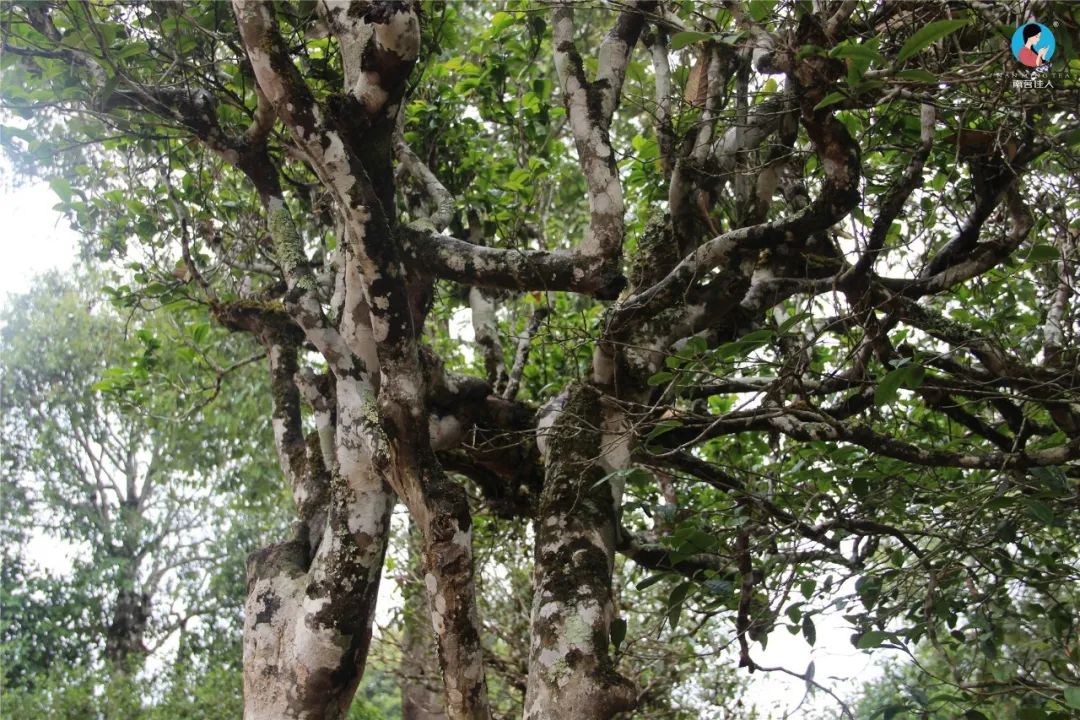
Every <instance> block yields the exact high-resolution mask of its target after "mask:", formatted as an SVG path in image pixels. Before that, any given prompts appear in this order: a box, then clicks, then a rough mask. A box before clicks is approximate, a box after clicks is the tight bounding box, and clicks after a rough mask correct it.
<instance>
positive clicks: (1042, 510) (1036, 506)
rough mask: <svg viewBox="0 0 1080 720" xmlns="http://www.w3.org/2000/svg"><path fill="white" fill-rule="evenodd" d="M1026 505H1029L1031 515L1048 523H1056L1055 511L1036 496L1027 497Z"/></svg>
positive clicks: (1028, 509)
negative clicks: (1035, 497)
mask: <svg viewBox="0 0 1080 720" xmlns="http://www.w3.org/2000/svg"><path fill="white" fill-rule="evenodd" d="M1024 505H1025V506H1027V511H1028V515H1030V516H1031V517H1033V518H1035V519H1036V520H1038V521H1039V522H1041V523H1045V524H1046V525H1053V524H1054V511H1053V510H1051V509H1050V507H1049V506H1048V505H1046V503H1043V502H1039V501H1038V500H1036V499H1034V498H1026V499H1025V500H1024Z"/></svg>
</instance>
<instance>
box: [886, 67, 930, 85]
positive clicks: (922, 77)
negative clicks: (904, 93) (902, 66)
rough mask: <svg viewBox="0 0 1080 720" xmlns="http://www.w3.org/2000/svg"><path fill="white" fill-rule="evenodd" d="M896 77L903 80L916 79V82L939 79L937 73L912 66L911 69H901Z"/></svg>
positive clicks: (928, 81)
mask: <svg viewBox="0 0 1080 720" xmlns="http://www.w3.org/2000/svg"><path fill="white" fill-rule="evenodd" d="M896 77H898V78H900V79H901V80H914V81H916V82H925V83H937V81H938V76H937V75H934V74H933V73H929V72H926V71H925V70H921V69H919V68H912V69H911V70H901V71H900V72H898V73H896Z"/></svg>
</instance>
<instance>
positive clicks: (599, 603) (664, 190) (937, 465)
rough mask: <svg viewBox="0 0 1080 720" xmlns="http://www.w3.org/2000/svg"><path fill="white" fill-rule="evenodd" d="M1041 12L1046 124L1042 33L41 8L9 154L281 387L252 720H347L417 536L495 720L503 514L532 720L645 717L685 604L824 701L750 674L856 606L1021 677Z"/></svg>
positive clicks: (1059, 18) (461, 695)
mask: <svg viewBox="0 0 1080 720" xmlns="http://www.w3.org/2000/svg"><path fill="white" fill-rule="evenodd" d="M1040 8H1041V14H1040V16H1039V19H1040V21H1041V22H1043V23H1045V24H1047V25H1048V26H1050V27H1052V28H1054V32H1055V34H1056V36H1057V38H1058V42H1059V48H1060V51H1059V54H1057V55H1056V57H1055V58H1053V59H1052V62H1051V66H1050V69H1051V71H1053V70H1055V69H1060V70H1062V72H1060V73H1058V74H1055V75H1054V76H1053V82H1052V87H1046V88H1041V89H1040V91H1039V92H1038V93H1035V92H1027V91H1026V90H1024V89H1023V88H1020V89H1016V88H1014V87H1013V86H1012V85H1011V84H1010V82H1009V80H1010V78H1008V77H1003V76H1002V73H1005V72H1009V71H1011V70H1013V69H1015V68H1016V65H1014V60H1013V59H1012V58H1011V55H1010V51H1009V36H1010V34H1011V32H1012V30H1013V29H1014V28H1015V27H1016V26H1017V25H1019V24H1021V23H1023V22H1027V21H1028V20H1029V19H1030V17H1029V11H1028V9H1027V7H1026V6H1025V5H1023V4H1021V3H1000V4H994V5H985V4H977V3H962V2H957V3H949V4H937V3H925V4H901V3H880V4H879V3H873V2H860V1H858V0H854V1H844V2H809V3H808V2H750V3H745V4H743V3H724V4H713V3H704V2H703V3H692V2H686V3H671V4H668V3H654V2H634V3H627V4H617V5H614V4H613V5H611V6H595V7H594V6H591V5H576V4H568V3H560V2H554V3H550V4H542V5H533V4H531V3H525V2H512V3H507V4H506V5H503V6H499V8H498V10H497V11H496V9H495V8H494V7H482V6H470V5H444V4H441V3H409V2H381V1H372V2H361V1H357V2H352V3H338V2H317V3H280V4H263V3H258V2H249V1H245V0H235V1H234V2H233V3H232V5H231V7H230V6H225V5H223V4H220V3H207V4H191V5H184V6H179V5H171V4H160V3H147V4H145V5H141V4H137V5H122V6H116V5H98V4H82V5H81V4H52V3H49V4H28V5H20V4H10V5H8V6H6V7H5V9H4V11H3V12H4V20H3V30H4V43H5V50H6V52H5V55H4V57H5V63H8V65H7V67H6V70H7V72H6V73H5V77H6V82H5V88H4V92H5V99H6V104H7V107H8V108H9V110H10V111H11V112H13V113H16V114H21V115H22V116H23V117H24V118H25V119H26V120H29V119H31V118H33V119H34V123H33V125H32V126H30V125H26V124H24V125H23V126H22V128H21V129H15V130H12V131H10V138H11V139H10V141H9V145H10V146H11V147H13V148H14V149H15V150H16V151H17V152H19V153H20V154H21V155H22V156H23V157H24V159H25V160H26V161H27V162H28V163H31V164H32V163H33V162H34V160H35V158H38V159H40V158H43V157H48V158H50V159H51V160H52V162H53V163H54V166H55V167H59V168H61V170H62V172H63V174H62V176H61V177H58V178H57V179H56V180H55V188H56V189H57V192H58V193H59V194H60V195H61V197H62V199H63V200H64V201H65V206H66V208H67V210H68V212H69V213H70V215H71V217H72V220H73V221H74V222H75V223H76V224H77V225H78V226H79V227H80V228H82V229H83V230H84V232H86V233H87V234H89V235H90V236H91V237H94V238H96V240H97V241H96V243H95V245H96V246H97V247H99V248H101V249H102V250H103V251H105V252H110V253H115V254H124V253H125V252H127V253H129V254H130V256H131V257H133V258H134V260H131V261H130V262H132V263H134V265H135V267H133V273H134V274H133V276H132V281H131V282H128V283H126V284H124V285H122V286H120V287H117V288H116V289H115V292H114V295H115V297H116V298H117V299H118V300H119V301H120V302H122V303H123V302H126V303H129V304H132V305H154V304H157V305H162V306H165V307H187V306H198V307H203V308H206V309H207V310H208V311H209V312H210V314H211V315H212V316H213V317H214V318H215V319H216V320H217V321H218V322H219V323H220V324H221V325H223V326H224V327H226V328H229V329H231V330H234V331H236V332H239V333H246V334H247V335H249V336H250V337H251V338H252V339H253V340H254V341H255V342H257V343H258V344H259V345H261V347H262V348H264V349H265V352H266V355H267V357H268V358H269V362H268V365H269V371H270V377H271V383H270V384H271V391H270V395H271V397H272V400H273V410H272V413H271V415H272V424H273V427H274V431H275V442H276V445H277V450H278V457H279V461H280V465H281V469H282V471H283V473H284V475H285V478H286V480H287V482H288V484H289V486H290V488H291V489H292V495H293V498H294V500H295V505H296V512H297V515H296V517H297V523H296V529H295V532H294V533H293V536H292V537H291V538H290V539H288V540H286V541H285V542H282V543H279V544H276V545H272V546H268V547H266V548H265V549H264V550H262V551H261V552H259V553H256V554H255V555H254V556H253V557H252V558H251V560H250V561H249V563H248V595H247V602H246V605H245V626H244V643H245V646H244V658H245V698H244V703H245V715H246V716H247V717H249V718H271V717H272V718H279V717H317V718H336V717H340V716H342V715H343V714H344V713H345V711H346V709H347V708H348V707H349V704H350V702H351V699H352V696H353V694H354V692H355V689H356V687H357V684H358V683H359V681H360V678H361V676H362V675H363V672H364V667H365V662H366V659H367V654H368V650H369V647H370V636H371V624H372V619H373V616H374V612H375V605H376V598H377V594H378V584H379V578H380V569H381V567H382V563H383V558H384V556H385V555H386V552H387V546H388V542H389V537H390V534H391V533H390V513H391V509H392V508H393V506H394V504H395V502H397V501H400V502H401V503H403V504H404V505H405V507H406V508H407V511H408V513H409V516H410V518H411V519H412V521H413V522H415V524H416V527H417V530H418V532H419V535H420V545H421V554H422V556H423V585H424V588H425V589H426V593H427V600H428V603H429V607H428V609H429V612H430V616H431V621H432V630H433V634H434V638H435V641H436V649H437V652H436V656H437V660H438V665H439V669H440V672H441V675H442V679H443V685H444V703H445V711H446V714H447V716H448V717H450V718H487V717H492V716H493V715H494V714H497V713H499V712H500V710H501V708H500V705H499V704H500V703H501V702H503V697H504V696H503V694H502V693H501V692H500V691H501V683H502V682H503V680H502V679H501V677H499V678H498V679H497V676H498V675H499V674H500V673H499V672H496V671H495V669H496V668H499V669H500V670H501V668H500V665H499V662H500V661H499V654H498V653H499V647H498V646H499V642H498V641H497V640H496V637H495V636H494V635H493V633H492V632H491V631H490V630H489V629H488V628H486V627H485V625H484V615H483V613H482V612H481V611H482V610H484V609H485V602H484V600H483V594H482V592H481V590H480V588H481V587H482V586H483V582H482V581H483V576H482V575H481V574H480V567H481V565H480V563H479V559H480V558H481V557H482V556H483V550H484V546H483V543H481V542H480V541H479V540H478V538H479V537H480V532H481V528H482V527H483V522H482V520H481V519H482V518H483V517H484V516H486V515H493V516H507V517H510V518H514V519H516V521H517V522H518V527H519V528H521V530H519V531H518V533H517V534H516V537H518V538H528V539H529V540H531V541H532V542H533V543H534V546H533V548H532V560H533V565H532V568H531V573H530V583H529V585H530V587H529V590H530V595H531V597H530V599H529V600H530V609H529V621H528V629H527V635H528V636H527V638H519V639H520V640H521V641H522V642H524V643H525V645H527V647H528V650H527V663H526V666H525V667H523V666H522V665H521V664H520V663H519V664H517V665H514V666H513V667H514V668H515V669H516V671H517V672H518V676H519V679H518V681H517V684H516V686H517V687H519V688H523V693H522V705H523V713H524V716H525V717H526V718H529V719H530V720H546V719H548V718H552V719H554V718H571V717H573V718H608V717H612V716H614V715H616V714H617V713H620V712H624V713H631V712H634V711H635V708H639V707H646V706H647V702H648V691H649V686H650V676H649V670H648V668H647V667H642V666H641V665H640V664H634V663H631V662H629V661H624V658H628V657H632V656H631V655H630V651H629V649H627V650H626V652H624V651H623V647H624V646H625V647H627V648H631V647H633V641H634V638H633V637H631V636H630V635H628V634H627V630H626V628H628V627H631V628H633V627H635V624H634V623H631V622H629V621H630V620H633V614H632V608H634V607H635V604H636V603H637V602H638V598H640V597H643V596H642V595H640V594H639V593H640V592H642V591H645V590H647V589H649V588H650V587H651V588H652V589H653V592H657V591H662V592H663V593H664V614H663V617H664V618H665V622H666V623H667V625H669V626H670V627H672V628H678V627H680V623H682V622H684V621H685V620H686V619H687V618H689V617H691V616H697V615H700V616H702V617H705V618H708V619H709V620H710V625H709V627H705V626H703V627H702V628H701V629H700V630H699V631H698V632H697V633H696V634H695V636H694V637H692V638H690V639H688V640H687V641H686V644H684V645H683V646H682V647H683V649H682V650H676V652H677V654H680V655H681V654H684V653H693V654H699V653H703V652H707V651H708V648H709V646H715V645H719V644H722V642H723V638H724V637H727V635H728V634H730V636H732V637H734V640H735V643H736V645H737V648H738V653H737V654H738V665H739V666H740V667H742V668H746V669H748V670H749V671H755V670H771V671H784V672H787V673H790V674H793V675H795V676H797V677H800V678H802V679H803V680H805V681H806V682H807V683H808V684H809V685H812V686H813V685H817V684H818V681H817V680H815V678H814V670H813V666H811V667H809V668H806V669H802V668H762V667H760V665H759V663H758V662H757V661H756V660H755V655H754V650H753V646H754V644H755V643H758V642H765V641H767V638H768V635H769V632H770V630H772V629H773V628H775V627H777V626H778V625H789V626H791V627H792V628H793V629H795V630H796V631H797V632H801V633H802V635H803V637H804V638H805V639H806V641H807V642H808V643H810V644H811V645H812V644H814V643H815V642H816V635H817V633H816V627H815V624H814V618H815V616H816V615H817V614H819V613H821V612H823V611H825V610H826V609H827V608H831V609H832V611H836V610H839V611H841V612H843V613H844V614H845V617H847V619H848V620H849V621H850V623H851V624H852V627H853V631H854V642H855V643H856V644H857V645H858V646H859V647H861V648H864V649H872V648H875V647H878V646H881V645H883V644H887V645H894V646H905V647H906V646H908V645H911V646H916V645H918V644H919V643H920V642H926V643H929V644H931V645H934V646H938V645H940V646H942V647H944V648H946V651H949V650H950V648H951V647H955V645H958V644H960V643H965V642H969V640H968V638H967V635H965V633H964V632H962V631H960V630H959V629H958V628H959V626H960V625H961V624H967V623H969V622H977V623H978V624H977V625H974V626H972V627H971V632H973V633H975V634H976V635H977V638H978V647H979V648H980V649H981V652H984V653H992V652H993V651H994V649H995V648H1000V646H1001V643H1002V640H1003V637H1004V636H1003V627H1004V625H1003V622H1005V620H1006V618H1005V616H1002V615H1001V614H1000V612H999V611H1000V609H1001V608H1004V607H1006V606H1007V601H1011V602H1019V601H1024V600H1026V599H1027V598H1029V597H1035V596H1038V595H1039V594H1040V593H1044V592H1045V590H1047V589H1050V588H1054V587H1063V586H1068V585H1069V584H1070V583H1074V582H1075V580H1076V569H1075V563H1074V562H1073V561H1074V560H1075V558H1076V548H1075V544H1074V542H1075V541H1074V538H1075V537H1077V533H1076V527H1075V524H1076V514H1075V513H1074V512H1072V511H1073V510H1074V509H1075V505H1076V501H1077V482H1076V480H1077V477H1078V473H1080V468H1078V465H1077V462H1076V461H1077V458H1078V456H1080V434H1078V433H1077V427H1078V423H1080V415H1078V411H1077V401H1078V399H1080V398H1078V397H1077V386H1078V384H1077V355H1076V353H1075V351H1074V350H1073V349H1072V348H1074V346H1075V339H1076V331H1077V324H1076V310H1075V305H1076V304H1075V302H1074V297H1073V296H1074V289H1075V262H1076V235H1075V227H1076V226H1077V202H1078V201H1077V198H1078V193H1077V187H1076V178H1077V177H1078V173H1077V172H1076V154H1075V153H1076V145H1077V137H1078V135H1077V132H1078V125H1077V124H1076V120H1075V118H1074V117H1073V110H1074V108H1075V107H1077V106H1078V105H1080V103H1078V102H1077V100H1078V98H1077V90H1076V84H1075V77H1074V76H1073V75H1071V74H1070V73H1069V72H1068V71H1065V67H1066V66H1065V63H1075V58H1074V54H1073V50H1072V46H1071V37H1072V36H1073V35H1074V34H1075V31H1076V28H1077V20H1076V17H1075V14H1074V11H1073V10H1072V8H1071V6H1069V5H1048V6H1046V7H1045V8H1043V7H1042V6H1040ZM585 48H588V51H585V50H584V49H585ZM1069 67H1070V68H1071V67H1072V66H1071V65H1070V66H1069ZM1003 99H1007V101H1003ZM91 179H92V180H91ZM459 311H460V312H459ZM466 317H467V318H469V319H470V320H471V323H470V324H471V331H472V337H473V338H474V340H475V343H474V345H473V347H472V349H471V352H469V353H466V352H465V351H464V349H462V348H455V347H454V345H455V342H454V341H455V340H457V339H459V338H461V337H463V328H462V325H463V322H462V320H463V319H464V318H466ZM470 356H471V357H470ZM481 368H482V369H481ZM526 522H527V523H528V527H529V532H525V531H524V526H525V524H526ZM618 556H621V557H624V558H626V559H628V560H630V561H632V563H633V565H632V566H631V570H630V571H629V572H626V571H625V565H624V564H623V562H622V561H618V560H617V557H618ZM634 568H639V569H641V570H642V571H645V572H647V573H648V577H646V578H644V579H642V580H641V581H640V582H638V583H636V584H635V586H634V588H633V591H631V589H630V586H629V585H627V584H625V583H624V582H623V579H625V578H627V577H633V574H634V573H635V572H639V570H635V569H634ZM616 571H619V574H618V576H617V575H616ZM644 597H648V596H647V595H645V596H644ZM642 605H643V606H645V607H649V604H648V602H647V601H645V602H642ZM721 623H723V624H724V625H723V626H724V627H726V628H727V632H726V633H725V634H724V635H719V634H716V633H714V632H713V631H712V630H711V628H712V627H715V626H717V625H719V624H721ZM524 632H525V631H520V632H519V633H518V634H519V636H520V635H523V634H524ZM953 632H957V633H958V635H959V637H957V636H956V635H953V634H952V633H953ZM666 638H667V639H668V641H669V643H668V644H669V646H670V647H675V645H674V644H675V643H676V639H677V638H678V636H677V635H675V634H674V633H673V634H671V635H668V636H666ZM1068 653H1069V655H1068V656H1067V662H1065V663H1063V664H1061V665H1059V666H1055V671H1054V673H1053V674H1052V677H1053V680H1047V681H1042V680H1039V681H1037V682H1040V683H1043V682H1045V685H1039V686H1038V691H1037V704H1036V705H1035V706H1034V707H1033V708H1032V710H1033V711H1034V712H1038V713H1042V714H1043V715H1044V716H1045V715H1050V716H1053V715H1054V714H1057V715H1059V716H1060V715H1061V714H1063V713H1066V712H1068V710H1067V708H1072V707H1075V706H1076V705H1077V704H1080V699H1078V698H1077V697H1076V692H1075V691H1074V690H1073V688H1075V687H1077V686H1078V685H1080V681H1078V680H1077V658H1076V656H1075V653H1076V647H1075V646H1070V647H1069V649H1068ZM1000 682H1003V683H1005V685H1004V689H1003V690H1002V691H1003V692H1008V693H1012V694H1016V695H1022V694H1029V693H1031V692H1033V687H1034V686H1033V684H1032V683H1033V682H1036V680H1035V679H1033V678H1031V677H1028V674H1027V671H1025V670H1024V669H1023V668H1017V670H1016V673H1014V674H1012V675H1010V676H1008V677H1006V678H1005V679H1004V680H1002V681H1000ZM957 697H958V698H959V699H958V700H957V702H958V703H959V704H960V706H961V707H965V708H967V709H968V710H970V711H972V712H978V711H977V710H976V709H975V708H974V704H976V703H977V701H978V697H979V696H978V689H977V688H972V687H966V686H963V685H961V686H960V688H959V694H958V696H957ZM841 712H842V713H844V714H845V715H849V714H850V711H849V710H848V709H847V708H842V709H841Z"/></svg>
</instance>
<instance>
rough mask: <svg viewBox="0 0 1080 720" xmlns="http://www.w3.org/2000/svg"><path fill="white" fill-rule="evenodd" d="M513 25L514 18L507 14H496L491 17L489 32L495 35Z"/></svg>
mask: <svg viewBox="0 0 1080 720" xmlns="http://www.w3.org/2000/svg"><path fill="white" fill-rule="evenodd" d="M513 24H514V16H513V15H511V14H510V13H508V12H497V13H495V14H494V15H492V16H491V32H492V33H493V34H496V35H497V34H498V33H501V32H502V31H503V30H505V29H506V28H508V27H510V26H511V25H513Z"/></svg>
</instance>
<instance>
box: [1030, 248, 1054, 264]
mask: <svg viewBox="0 0 1080 720" xmlns="http://www.w3.org/2000/svg"><path fill="white" fill-rule="evenodd" d="M1060 257H1061V253H1059V252H1058V249H1057V248H1056V247H1054V246H1053V245H1036V246H1035V247H1033V248H1031V252H1029V253H1028V256H1027V259H1028V262H1033V263H1045V262H1053V261H1054V260H1057V259H1058V258H1060Z"/></svg>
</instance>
